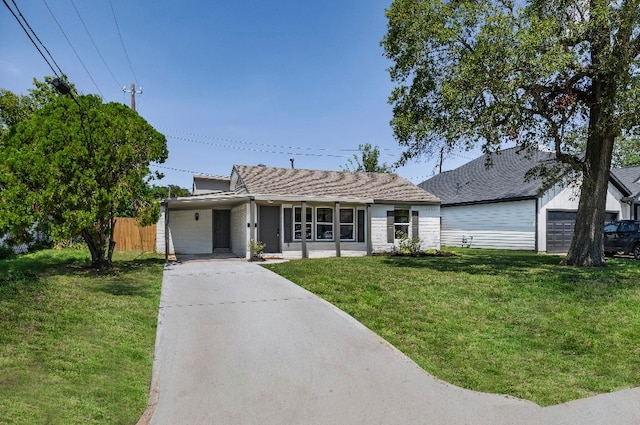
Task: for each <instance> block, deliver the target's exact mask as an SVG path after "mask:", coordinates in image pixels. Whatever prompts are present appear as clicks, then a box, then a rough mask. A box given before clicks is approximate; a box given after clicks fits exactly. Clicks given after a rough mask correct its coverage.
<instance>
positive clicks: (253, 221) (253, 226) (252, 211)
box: [249, 199, 257, 258]
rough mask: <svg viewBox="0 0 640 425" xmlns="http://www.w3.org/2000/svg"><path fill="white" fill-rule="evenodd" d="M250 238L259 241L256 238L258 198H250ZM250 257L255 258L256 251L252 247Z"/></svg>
mask: <svg viewBox="0 0 640 425" xmlns="http://www.w3.org/2000/svg"><path fill="white" fill-rule="evenodd" d="M249 240H250V241H253V242H257V240H256V200H255V199H251V200H249ZM249 250H250V252H249V258H253V256H254V255H255V252H254V251H253V249H252V248H249Z"/></svg>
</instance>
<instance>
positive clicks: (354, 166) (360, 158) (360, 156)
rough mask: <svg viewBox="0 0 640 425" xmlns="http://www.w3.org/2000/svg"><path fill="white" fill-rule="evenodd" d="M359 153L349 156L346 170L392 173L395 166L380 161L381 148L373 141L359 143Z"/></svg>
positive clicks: (344, 168)
mask: <svg viewBox="0 0 640 425" xmlns="http://www.w3.org/2000/svg"><path fill="white" fill-rule="evenodd" d="M358 151H359V152H358V153H357V154H353V157H352V158H349V160H348V161H347V163H346V164H345V166H344V167H341V168H342V169H343V170H345V171H364V172H368V173H391V172H393V167H392V166H391V165H387V163H385V162H383V163H381V162H380V148H378V147H377V146H372V145H371V143H365V144H364V145H358Z"/></svg>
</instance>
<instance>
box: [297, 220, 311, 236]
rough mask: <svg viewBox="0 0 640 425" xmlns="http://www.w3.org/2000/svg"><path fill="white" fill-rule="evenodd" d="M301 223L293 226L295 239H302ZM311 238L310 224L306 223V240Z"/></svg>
mask: <svg viewBox="0 0 640 425" xmlns="http://www.w3.org/2000/svg"><path fill="white" fill-rule="evenodd" d="M301 229H302V224H296V225H295V228H294V234H293V238H294V239H296V240H302V231H301ZM309 239H311V224H310V223H307V240H309Z"/></svg>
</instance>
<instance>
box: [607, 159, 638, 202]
mask: <svg viewBox="0 0 640 425" xmlns="http://www.w3.org/2000/svg"><path fill="white" fill-rule="evenodd" d="M611 172H612V173H613V174H614V175H615V176H616V177H617V178H618V180H620V181H621V182H622V184H624V185H625V186H626V187H627V189H629V190H630V191H631V193H632V194H633V196H638V195H640V166H636V167H625V168H615V169H613V170H611Z"/></svg>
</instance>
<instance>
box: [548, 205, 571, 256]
mask: <svg viewBox="0 0 640 425" xmlns="http://www.w3.org/2000/svg"><path fill="white" fill-rule="evenodd" d="M575 224H576V212H575V211H547V252H548V253H551V254H558V253H564V252H567V251H569V245H571V239H572V238H573V228H574V226H575Z"/></svg>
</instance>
